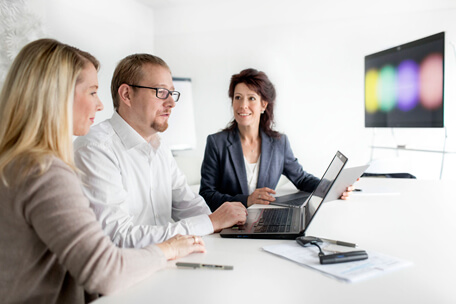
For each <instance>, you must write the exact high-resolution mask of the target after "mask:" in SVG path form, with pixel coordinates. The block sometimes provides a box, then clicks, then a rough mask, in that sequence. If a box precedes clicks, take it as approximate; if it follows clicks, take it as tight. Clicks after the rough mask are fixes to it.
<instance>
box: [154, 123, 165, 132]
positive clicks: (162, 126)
mask: <svg viewBox="0 0 456 304" xmlns="http://www.w3.org/2000/svg"><path fill="white" fill-rule="evenodd" d="M151 127H152V129H154V130H155V131H157V132H165V131H166V129H168V122H164V123H157V122H155V121H154V122H153V123H152V125H151Z"/></svg>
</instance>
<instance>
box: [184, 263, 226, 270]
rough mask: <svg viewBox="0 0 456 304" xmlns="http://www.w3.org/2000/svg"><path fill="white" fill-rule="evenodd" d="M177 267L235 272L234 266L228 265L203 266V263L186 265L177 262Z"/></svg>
mask: <svg viewBox="0 0 456 304" xmlns="http://www.w3.org/2000/svg"><path fill="white" fill-rule="evenodd" d="M176 266H177V267H190V268H212V269H223V270H233V269H234V267H233V266H226V265H214V264H202V263H184V262H177V263H176Z"/></svg>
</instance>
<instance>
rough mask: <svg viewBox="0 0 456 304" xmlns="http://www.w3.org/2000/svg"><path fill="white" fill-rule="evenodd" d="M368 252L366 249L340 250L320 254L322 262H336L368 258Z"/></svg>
mask: <svg viewBox="0 0 456 304" xmlns="http://www.w3.org/2000/svg"><path fill="white" fill-rule="evenodd" d="M367 258H368V256H367V252H366V251H364V250H358V251H348V252H340V253H334V254H328V255H321V256H320V264H335V263H345V262H353V261H360V260H365V259H367Z"/></svg>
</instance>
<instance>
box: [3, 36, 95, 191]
mask: <svg viewBox="0 0 456 304" xmlns="http://www.w3.org/2000/svg"><path fill="white" fill-rule="evenodd" d="M87 62H91V63H92V64H94V66H95V68H96V69H98V67H99V63H98V61H97V60H96V59H95V58H94V57H93V56H92V55H90V54H88V53H86V52H83V51H80V50H78V49H76V48H74V47H71V46H69V45H66V44H63V43H60V42H58V41H56V40H52V39H40V40H36V41H34V42H31V43H29V44H27V45H26V46H25V47H24V48H23V49H22V50H21V51H20V52H19V54H18V55H17V57H16V58H15V60H14V62H13V64H12V66H11V68H10V70H9V71H8V75H7V77H6V80H5V83H4V85H3V88H2V91H1V94H0V179H1V181H2V182H3V183H4V184H5V185H6V186H8V185H9V184H10V183H11V182H12V181H11V180H7V178H6V169H10V166H12V168H11V169H13V170H14V171H13V172H17V174H15V177H14V181H16V180H21V179H22V178H24V177H25V176H27V175H28V174H30V173H31V172H32V171H33V172H35V170H36V168H38V171H37V174H42V173H44V172H45V171H46V170H47V169H48V168H49V166H50V160H51V158H50V157H49V156H55V157H58V158H60V159H61V160H63V161H64V162H65V163H67V164H68V165H69V166H70V167H71V168H73V170H75V166H74V159H73V141H72V135H73V99H74V88H75V84H76V81H77V79H78V76H79V74H80V72H81V71H82V69H83V67H84V65H85V64H86V63H87ZM12 179H13V178H12Z"/></svg>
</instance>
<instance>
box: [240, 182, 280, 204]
mask: <svg viewBox="0 0 456 304" xmlns="http://www.w3.org/2000/svg"><path fill="white" fill-rule="evenodd" d="M271 194H276V192H275V191H274V190H272V189H270V188H268V187H264V188H259V189H256V190H255V191H253V192H252V194H250V195H249V197H248V198H247V207H250V206H252V205H253V204H262V205H269V203H270V202H273V201H275V197H274V196H272V195H271Z"/></svg>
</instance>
